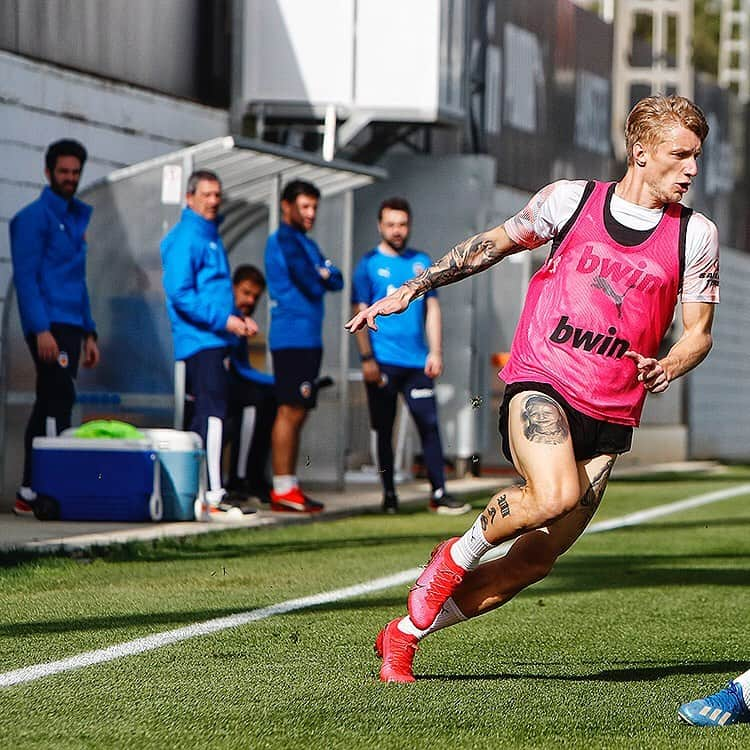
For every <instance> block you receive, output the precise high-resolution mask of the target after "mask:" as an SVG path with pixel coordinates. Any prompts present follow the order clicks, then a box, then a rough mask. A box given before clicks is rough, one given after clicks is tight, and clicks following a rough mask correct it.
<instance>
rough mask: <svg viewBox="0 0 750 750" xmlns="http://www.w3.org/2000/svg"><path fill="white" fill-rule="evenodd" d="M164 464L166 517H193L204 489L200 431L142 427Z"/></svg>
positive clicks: (171, 519)
mask: <svg viewBox="0 0 750 750" xmlns="http://www.w3.org/2000/svg"><path fill="white" fill-rule="evenodd" d="M143 433H144V434H145V435H146V437H147V438H148V439H149V440H150V442H151V445H152V446H153V449H154V451H155V452H156V455H157V456H158V458H159V463H160V466H161V471H160V477H159V482H160V485H161V496H162V501H163V503H164V515H163V517H162V520H164V521H193V520H194V519H195V517H196V511H195V504H196V502H197V501H202V499H203V495H204V493H205V489H204V485H205V476H204V470H203V466H204V456H205V454H204V452H203V442H202V440H201V437H200V435H198V434H197V433H195V432H183V431H182V430H167V429H152V430H143Z"/></svg>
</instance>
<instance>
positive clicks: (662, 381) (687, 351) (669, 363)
mask: <svg viewBox="0 0 750 750" xmlns="http://www.w3.org/2000/svg"><path fill="white" fill-rule="evenodd" d="M713 320H714V305H712V304H710V303H708V302H685V303H683V305H682V323H683V325H684V328H685V330H684V331H683V333H682V336H680V338H679V340H678V341H677V342H676V343H675V345H674V346H673V347H672V348H671V349H670V350H669V352H667V355H666V356H665V357H663V358H662V359H654V358H653V357H644V356H642V355H641V354H639V353H638V352H634V351H628V352H625V356H626V357H630V359H632V360H633V361H634V362H635V364H636V367H637V368H638V380H639V381H640V382H641V383H643V387H644V388H645V389H646V390H647V391H650V392H651V393H661V392H663V391H666V390H667V388H668V387H669V384H670V382H672V381H673V380H674V379H675V378H679V377H680V376H681V375H684V374H685V373H686V372H689V371H690V370H692V369H693V368H694V367H696V366H697V365H699V364H700V363H701V362H702V361H703V360H704V359H705V358H706V356H707V355H708V353H709V351H711V346H712V344H713V339H712V337H711V326H712V324H713Z"/></svg>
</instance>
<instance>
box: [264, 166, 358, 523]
mask: <svg viewBox="0 0 750 750" xmlns="http://www.w3.org/2000/svg"><path fill="white" fill-rule="evenodd" d="M319 199H320V191H319V190H318V189H317V188H316V187H315V185H313V184H311V183H309V182H305V181H304V180H293V181H292V182H290V183H289V184H288V185H286V186H285V187H284V190H283V191H282V194H281V223H280V225H279V228H278V230H277V231H276V232H274V233H273V234H272V235H271V236H270V237H269V238H268V241H267V242H266V252H265V261H266V279H267V281H268V294H269V296H270V298H271V329H270V332H269V340H270V348H271V356H272V358H273V372H274V377H275V380H276V384H275V388H276V400H277V402H278V405H279V406H278V413H277V415H276V420H275V421H274V425H273V432H272V434H271V446H272V463H273V490H272V492H271V509H272V510H275V511H283V512H292V513H295V512H298V513H299V512H302V513H309V512H316V511H319V510H322V508H323V506H322V505H321V504H320V503H317V502H315V501H314V500H311V499H310V498H309V497H308V496H307V495H305V494H304V493H303V492H302V491H301V490H300V488H299V483H298V481H297V474H296V466H297V454H298V452H299V439H300V432H301V430H302V425H303V424H304V422H305V420H306V418H307V414H308V412H309V410H310V409H313V408H314V407H315V403H316V396H317V388H316V385H315V383H316V379H317V377H318V374H319V372H320V363H321V359H322V355H323V336H322V328H323V312H324V307H323V296H324V294H325V293H326V292H328V291H340V290H341V289H342V288H343V286H344V279H343V277H342V276H341V272H340V271H339V270H338V268H336V267H335V266H334V265H333V264H332V263H331V261H330V260H327V259H326V258H325V257H324V255H323V254H322V253H321V251H320V248H319V247H318V245H317V244H316V243H315V241H314V240H312V239H310V237H308V236H307V233H308V232H309V231H310V230H311V229H312V228H313V225H314V224H315V217H316V214H317V210H318V201H319Z"/></svg>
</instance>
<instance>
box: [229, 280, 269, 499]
mask: <svg viewBox="0 0 750 750" xmlns="http://www.w3.org/2000/svg"><path fill="white" fill-rule="evenodd" d="M265 288H266V280H265V278H264V276H263V274H262V273H261V272H260V270H259V269H257V268H256V267H255V266H251V265H242V266H238V267H237V268H235V269H234V273H233V274H232V289H233V291H234V305H235V309H236V310H237V312H238V314H239V315H241V316H242V317H244V318H250V317H252V315H253V313H254V312H255V307H256V305H257V304H258V301H259V300H260V298H261V296H262V295H263V292H264V291H265ZM248 342H249V339H248V338H247V337H243V338H240V339H237V345H236V346H234V347H233V348H232V350H231V353H230V360H229V408H228V416H227V420H228V429H227V432H228V433H229V436H230V442H231V463H230V465H231V468H230V475H229V484H228V488H229V490H230V491H233V492H235V493H237V494H239V495H252V496H253V497H256V498H258V499H259V500H261V501H262V502H264V503H270V502H271V485H270V482H269V481H268V478H267V475H266V466H267V464H268V457H269V455H270V452H271V429H272V428H273V423H274V419H275V418H276V396H275V393H274V382H273V375H269V374H268V373H266V372H261V371H260V370H256V369H255V367H253V366H252V364H251V363H250V357H249V350H248ZM243 507H244V504H243Z"/></svg>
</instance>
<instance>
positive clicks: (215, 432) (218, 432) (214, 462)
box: [206, 417, 224, 490]
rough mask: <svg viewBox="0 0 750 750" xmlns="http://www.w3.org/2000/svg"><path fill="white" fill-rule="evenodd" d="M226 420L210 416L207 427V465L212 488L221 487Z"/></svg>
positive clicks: (209, 483)
mask: <svg viewBox="0 0 750 750" xmlns="http://www.w3.org/2000/svg"><path fill="white" fill-rule="evenodd" d="M223 431H224V422H223V421H222V420H221V419H219V418H218V417H209V418H208V427H207V428H206V466H207V467H208V486H209V487H210V488H211V489H212V490H220V489H221V443H222V433H223Z"/></svg>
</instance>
